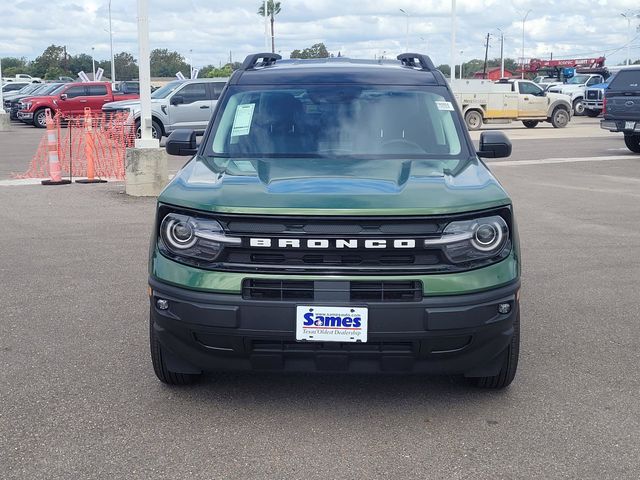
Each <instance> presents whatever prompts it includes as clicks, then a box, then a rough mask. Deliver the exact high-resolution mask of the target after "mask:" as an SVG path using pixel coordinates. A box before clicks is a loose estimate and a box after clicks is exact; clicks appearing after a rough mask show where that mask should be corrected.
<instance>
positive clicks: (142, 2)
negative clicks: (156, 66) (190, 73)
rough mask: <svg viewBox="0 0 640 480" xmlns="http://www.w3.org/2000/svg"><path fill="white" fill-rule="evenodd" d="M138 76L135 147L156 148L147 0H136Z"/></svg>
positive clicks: (157, 139)
mask: <svg viewBox="0 0 640 480" xmlns="http://www.w3.org/2000/svg"><path fill="white" fill-rule="evenodd" d="M138 57H139V59H140V61H139V63H138V77H139V79H140V138H138V139H136V142H135V146H136V148H157V147H158V146H159V145H160V143H159V140H160V139H159V138H153V134H152V123H151V71H150V68H151V67H150V58H149V57H150V53H149V0H138Z"/></svg>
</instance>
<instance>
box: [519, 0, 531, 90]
mask: <svg viewBox="0 0 640 480" xmlns="http://www.w3.org/2000/svg"><path fill="white" fill-rule="evenodd" d="M530 13H531V9H529V10H527V13H526V14H525V16H524V17H523V18H522V70H521V78H524V22H526V21H527V17H528V16H529V14H530Z"/></svg>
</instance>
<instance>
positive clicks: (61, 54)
mask: <svg viewBox="0 0 640 480" xmlns="http://www.w3.org/2000/svg"><path fill="white" fill-rule="evenodd" d="M67 60H68V59H67V56H66V51H65V48H64V47H62V46H59V45H49V46H48V47H47V48H46V49H45V51H44V52H42V54H41V55H40V56H39V57H37V58H36V59H35V60H34V62H33V63H32V64H31V74H32V75H34V76H36V77H44V78H47V79H50V78H57V77H58V76H60V75H68V74H69V73H70V72H69V65H68V61H67ZM59 72H62V73H59Z"/></svg>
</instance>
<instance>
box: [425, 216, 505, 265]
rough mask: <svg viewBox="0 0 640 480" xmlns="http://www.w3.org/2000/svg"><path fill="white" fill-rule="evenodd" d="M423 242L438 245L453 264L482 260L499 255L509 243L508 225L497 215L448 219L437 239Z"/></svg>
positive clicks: (428, 245) (432, 245)
mask: <svg viewBox="0 0 640 480" xmlns="http://www.w3.org/2000/svg"><path fill="white" fill-rule="evenodd" d="M424 243H425V246H426V247H436V246H439V247H441V248H442V250H443V252H444V254H445V255H446V256H447V258H448V259H449V260H450V261H451V262H453V263H462V262H469V261H473V260H482V259H487V258H492V257H496V256H498V255H500V254H501V253H503V251H504V250H505V249H506V247H507V246H508V245H510V241H509V227H508V225H507V222H505V220H504V219H503V218H502V217H501V216H499V215H494V216H491V217H482V218H477V219H473V220H462V221H458V222H451V223H450V224H449V225H447V226H446V228H445V229H444V231H443V233H442V236H441V237H440V238H436V239H427V240H425V241H424Z"/></svg>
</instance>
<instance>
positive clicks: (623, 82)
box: [600, 66, 640, 153]
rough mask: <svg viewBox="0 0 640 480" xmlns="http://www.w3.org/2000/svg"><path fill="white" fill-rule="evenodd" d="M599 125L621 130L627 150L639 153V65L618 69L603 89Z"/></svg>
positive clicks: (615, 130)
mask: <svg viewBox="0 0 640 480" xmlns="http://www.w3.org/2000/svg"><path fill="white" fill-rule="evenodd" d="M603 113H604V119H603V120H601V121H600V126H601V127H602V128H604V129H605V130H609V131H610V132H622V133H623V134H624V143H625V145H626V146H627V148H628V149H629V150H631V151H632V152H634V153H640V66H638V67H634V68H629V69H625V70H620V71H619V72H618V73H617V74H616V76H615V78H614V79H613V80H612V81H611V82H610V83H609V86H608V87H607V88H606V90H605V91H604V112H603Z"/></svg>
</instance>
